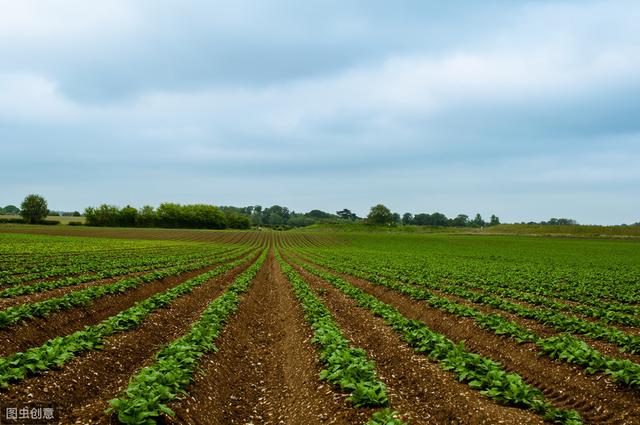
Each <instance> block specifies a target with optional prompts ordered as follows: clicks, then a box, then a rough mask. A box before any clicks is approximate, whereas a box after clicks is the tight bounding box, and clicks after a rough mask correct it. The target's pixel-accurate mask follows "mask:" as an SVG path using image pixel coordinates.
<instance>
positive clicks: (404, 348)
mask: <svg viewBox="0 0 640 425" xmlns="http://www.w3.org/2000/svg"><path fill="white" fill-rule="evenodd" d="M294 267H295V268H296V270H297V271H298V272H299V273H300V274H301V275H302V276H303V277H304V279H305V280H306V281H307V282H309V283H310V284H311V286H312V288H313V289H314V290H315V291H316V293H318V295H320V296H321V297H322V299H323V301H324V303H325V305H326V306H327V307H328V308H329V309H330V310H331V312H332V313H333V314H334V317H335V319H336V321H337V322H338V324H339V325H340V329H342V331H343V332H344V334H345V336H346V337H347V338H349V339H350V340H352V341H353V342H354V344H355V345H357V346H358V347H361V348H363V349H365V350H366V351H367V353H368V355H369V356H370V357H371V358H373V359H374V360H375V361H376V365H377V371H378V374H379V376H380V378H381V379H382V380H383V381H384V382H385V383H386V384H387V387H388V394H389V400H390V401H391V406H392V408H393V409H394V410H398V411H399V412H400V413H401V414H402V418H403V419H404V420H406V421H407V422H409V423H410V424H416V425H417V424H496V423H502V424H523V423H527V424H540V423H543V420H542V419H541V418H540V417H539V416H537V415H535V414H534V413H531V412H527V411H525V410H522V409H517V408H512V407H506V406H501V405H499V404H496V403H494V402H493V401H491V400H490V399H488V398H487V397H484V396H482V395H481V394H480V393H479V392H478V391H474V390H472V389H470V388H469V387H468V386H467V385H465V384H462V383H459V382H457V380H456V378H455V376H454V375H453V374H452V373H448V372H445V371H443V370H442V369H440V367H439V366H438V365H437V364H436V363H433V362H430V361H429V360H428V359H427V358H426V357H425V356H421V355H419V354H416V353H415V351H414V350H413V349H412V348H411V347H409V346H408V345H407V344H406V343H405V342H403V341H402V339H401V338H400V337H399V336H398V335H397V334H396V333H395V332H394V331H393V330H392V329H391V328H390V327H389V326H387V325H386V324H385V323H384V321H383V320H382V319H380V318H377V317H374V316H373V315H372V314H371V313H370V312H369V311H368V310H366V309H363V308H360V307H358V306H357V304H356V303H355V302H354V301H353V300H351V299H350V298H348V297H347V296H346V295H344V294H343V293H342V292H340V291H339V290H337V289H335V288H334V287H332V286H331V285H330V284H328V283H326V282H324V281H323V280H322V279H320V278H318V277H316V276H313V275H311V274H310V273H308V272H306V271H304V270H303V269H301V268H300V267H297V266H295V265H294Z"/></svg>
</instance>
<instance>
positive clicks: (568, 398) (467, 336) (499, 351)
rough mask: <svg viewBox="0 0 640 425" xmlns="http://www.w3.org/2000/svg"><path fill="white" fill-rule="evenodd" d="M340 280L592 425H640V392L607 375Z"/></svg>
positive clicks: (392, 294) (362, 283)
mask: <svg viewBox="0 0 640 425" xmlns="http://www.w3.org/2000/svg"><path fill="white" fill-rule="evenodd" d="M320 268H322V267H320ZM325 270H326V269H325ZM333 273H335V272H333ZM340 276H341V277H343V278H344V279H345V280H347V281H348V282H350V283H352V284H354V285H355V286H357V287H358V288H360V289H362V290H364V291H366V292H367V293H369V294H371V295H374V296H376V297H377V298H379V299H380V300H382V301H384V302H386V303H388V304H391V305H393V306H395V307H396V308H398V310H399V311H400V312H401V313H402V314H403V315H404V316H406V317H408V318H410V319H416V320H420V321H422V322H423V323H425V324H426V325H427V326H428V327H429V328H430V329H432V330H433V331H436V332H439V333H442V334H444V335H446V336H447V337H448V338H450V339H451V340H452V341H454V342H460V341H464V342H465V346H466V347H467V348H468V349H469V350H470V351H473V352H475V353H478V354H480V355H483V356H485V357H488V358H491V359H493V360H496V361H498V362H500V363H501V364H502V365H503V367H505V369H507V370H509V371H512V372H515V373H518V374H519V375H520V376H522V377H523V379H524V380H525V381H526V382H528V383H530V384H531V385H534V386H536V387H537V388H539V389H540V390H541V391H542V392H543V393H544V394H545V396H546V397H547V399H549V401H551V402H552V403H554V404H555V405H556V406H558V407H562V408H573V409H576V410H577V411H578V412H579V413H580V414H581V415H582V417H583V419H584V420H585V422H586V423H598V424H640V402H639V401H638V400H640V391H638V390H633V389H629V388H624V387H622V386H621V385H618V384H616V383H615V382H613V381H612V380H611V379H610V378H608V377H605V376H602V375H586V374H585V373H584V370H583V369H582V368H580V367H577V366H573V365H569V364H566V363H559V362H555V361H553V360H551V359H549V358H547V357H540V356H538V355H537V353H538V350H537V349H536V347H535V346H533V344H520V345H517V344H516V343H515V342H513V341H512V340H510V339H507V338H502V337H500V336H498V335H495V334H494V333H492V332H490V331H487V330H484V329H481V328H479V327H478V326H476V325H475V323H474V322H473V320H471V319H468V318H461V317H458V316H454V315H450V314H447V313H444V312H442V311H440V310H438V309H434V308H431V307H429V306H428V305H427V304H426V303H424V302H419V301H413V300H411V299H409V298H408V297H405V296H403V295H401V294H399V293H397V292H394V291H392V290H390V289H387V288H384V287H382V286H377V285H373V284H371V283H370V282H367V281H364V280H360V279H356V278H353V277H351V276H347V275H344V274H340Z"/></svg>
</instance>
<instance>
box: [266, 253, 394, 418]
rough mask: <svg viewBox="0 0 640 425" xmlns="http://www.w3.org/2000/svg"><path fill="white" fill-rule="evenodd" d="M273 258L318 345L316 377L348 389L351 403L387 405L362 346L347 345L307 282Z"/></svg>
mask: <svg viewBox="0 0 640 425" xmlns="http://www.w3.org/2000/svg"><path fill="white" fill-rule="evenodd" d="M276 258H277V260H278V263H279V264H280V267H281V268H282V271H283V272H284V274H285V275H286V276H287V279H288V280H289V282H290V283H291V286H292V287H293V291H294V294H295V295H296V297H297V298H298V300H299V301H300V303H301V305H302V309H303V311H304V317H305V320H306V321H307V322H308V323H309V324H310V325H311V328H312V329H313V331H314V337H313V342H315V343H317V344H318V346H319V347H320V351H319V356H320V360H322V362H323V363H324V365H325V369H324V370H323V371H322V372H321V373H320V379H323V380H326V381H329V382H330V383H332V384H334V385H336V386H338V387H339V388H340V389H342V390H343V391H346V392H349V393H350V396H349V398H348V400H350V401H351V402H352V403H353V404H354V406H357V407H360V406H385V405H387V403H388V402H389V400H388V398H387V391H386V386H385V384H384V383H383V382H382V381H380V380H379V379H378V377H377V376H376V370H375V363H374V362H373V361H372V360H369V359H368V358H367V354H366V353H365V351H364V350H362V349H360V348H352V347H350V346H349V343H350V342H349V340H348V339H346V338H345V337H344V336H343V335H342V332H340V328H339V327H338V325H337V324H336V323H335V321H334V319H333V317H332V315H331V312H330V311H329V310H328V309H327V308H326V307H325V305H324V304H323V303H322V301H320V299H319V298H318V297H317V296H316V295H315V294H314V292H313V291H312V290H311V288H310V287H309V285H308V284H307V283H306V282H305V281H304V279H302V277H301V276H300V275H299V274H298V273H296V271H295V270H293V268H292V267H291V266H289V265H288V264H287V263H285V262H284V261H283V260H282V258H281V257H280V254H279V253H277V254H276Z"/></svg>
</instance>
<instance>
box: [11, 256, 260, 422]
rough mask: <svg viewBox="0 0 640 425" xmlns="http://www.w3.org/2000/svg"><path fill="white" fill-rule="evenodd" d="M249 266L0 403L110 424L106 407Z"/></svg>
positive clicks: (197, 290) (27, 382)
mask: <svg viewBox="0 0 640 425" xmlns="http://www.w3.org/2000/svg"><path fill="white" fill-rule="evenodd" d="M250 264H251V263H250V262H249V263H246V264H243V265H242V266H241V267H238V268H236V269H234V270H232V271H230V272H228V273H226V274H224V275H223V276H220V277H218V278H215V279H212V280H210V281H208V282H206V283H205V284H203V285H201V286H198V287H196V288H195V289H194V290H193V292H192V293H190V294H187V295H185V296H183V297H180V298H178V299H177V300H175V301H174V302H173V303H172V304H171V305H170V306H169V308H166V309H160V310H157V311H155V312H154V313H152V314H151V315H150V316H149V317H148V318H147V320H145V322H144V323H143V324H142V325H141V326H139V327H138V328H136V329H133V330H131V331H127V332H123V333H120V334H117V335H114V336H112V337H109V338H107V340H106V347H105V349H104V350H102V351H92V352H89V353H87V354H85V355H82V356H79V357H77V358H75V359H73V360H71V361H70V362H69V363H67V364H66V365H65V366H64V367H63V368H62V369H61V370H58V371H50V372H47V373H45V374H43V375H40V376H36V377H33V378H29V379H26V380H25V381H23V382H22V383H19V384H17V385H14V386H12V387H10V388H9V390H8V391H6V392H4V393H0V403H1V404H3V405H11V404H12V403H13V404H20V402H25V401H28V400H42V401H47V402H49V403H54V404H56V405H58V406H59V407H60V410H59V412H60V414H61V420H62V423H64V424H72V423H76V424H109V423H112V421H113V420H114V419H113V418H112V417H111V415H107V414H105V413H104V411H105V409H107V408H108V401H109V400H110V399H112V398H114V397H115V396H116V395H117V394H118V393H119V392H120V391H122V390H124V389H125V388H126V386H127V384H128V382H129V379H130V378H131V376H132V375H133V374H134V373H136V371H137V370H139V369H140V368H142V367H144V366H146V365H148V364H150V363H151V362H153V361H154V356H155V354H156V352H158V351H159V350H160V349H161V348H162V347H163V346H164V345H166V344H168V343H169V342H171V341H173V340H174V339H176V338H178V337H179V336H181V335H183V334H184V333H185V332H187V331H188V330H189V328H190V326H191V324H192V322H193V321H195V320H197V319H198V317H199V316H200V314H201V313H202V311H203V310H204V309H205V308H206V306H207V305H208V304H209V302H211V301H212V300H213V299H214V298H216V297H217V296H219V295H220V294H221V293H222V291H223V290H224V289H225V288H226V286H227V285H228V284H229V282H231V281H233V279H235V277H237V276H238V275H239V274H240V273H242V272H243V271H244V270H246V268H247V267H249V265H250ZM116 423H117V422H116Z"/></svg>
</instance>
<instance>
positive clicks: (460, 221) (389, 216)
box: [366, 204, 500, 227]
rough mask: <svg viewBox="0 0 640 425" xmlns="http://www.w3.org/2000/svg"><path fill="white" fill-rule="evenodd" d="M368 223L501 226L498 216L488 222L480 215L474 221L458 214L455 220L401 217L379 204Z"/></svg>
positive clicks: (439, 215)
mask: <svg viewBox="0 0 640 425" xmlns="http://www.w3.org/2000/svg"><path fill="white" fill-rule="evenodd" d="M366 222H367V223H368V224H376V225H383V226H399V225H404V226H440V227H485V226H495V225H497V224H500V219H499V218H498V216H496V215H492V216H491V218H490V220H489V221H488V222H487V221H485V220H484V219H483V218H482V215H480V214H476V216H475V217H474V218H473V219H471V218H469V216H468V215H466V214H458V215H457V216H456V217H454V218H448V217H447V216H446V215H444V214H442V213H439V212H434V213H432V214H428V213H417V214H415V215H414V214H412V213H408V212H407V213H404V214H403V215H402V216H400V214H398V213H394V212H391V210H389V208H387V207H386V206H384V205H382V204H378V205H375V206H373V207H371V210H370V211H369V215H367V218H366Z"/></svg>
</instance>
